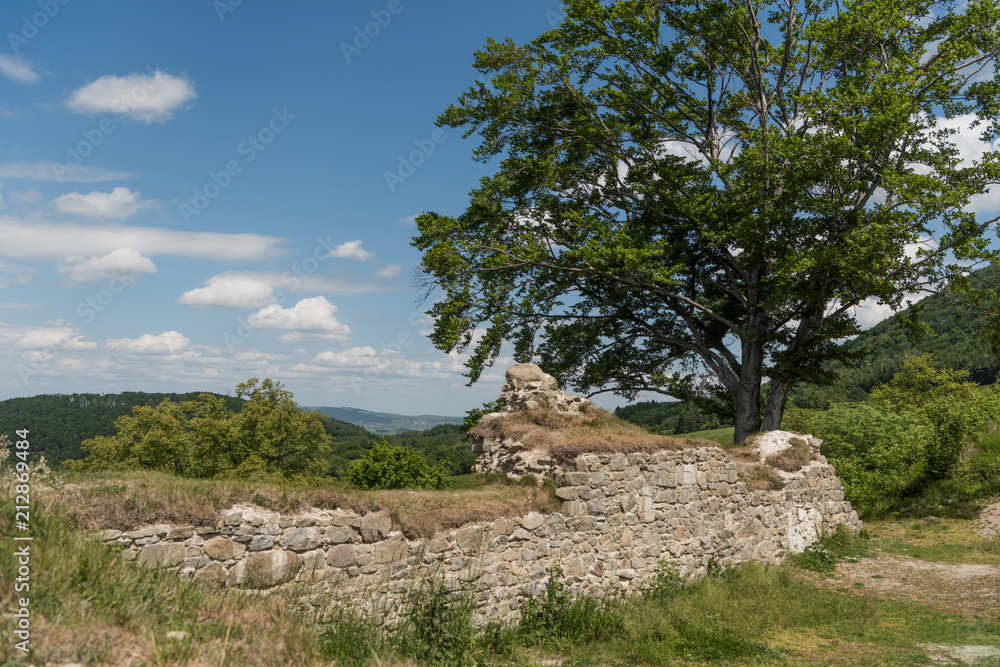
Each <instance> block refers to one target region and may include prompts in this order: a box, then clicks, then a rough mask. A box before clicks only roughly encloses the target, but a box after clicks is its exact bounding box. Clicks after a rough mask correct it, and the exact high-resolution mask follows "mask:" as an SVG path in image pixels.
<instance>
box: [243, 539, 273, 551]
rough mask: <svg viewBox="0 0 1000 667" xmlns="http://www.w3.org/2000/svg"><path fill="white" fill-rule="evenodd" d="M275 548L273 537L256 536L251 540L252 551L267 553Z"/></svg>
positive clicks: (250, 547)
mask: <svg viewBox="0 0 1000 667" xmlns="http://www.w3.org/2000/svg"><path fill="white" fill-rule="evenodd" d="M273 546H274V536H273V535H255V536H254V537H253V539H252V540H250V546H249V549H250V551H266V550H268V549H270V548H271V547H273Z"/></svg>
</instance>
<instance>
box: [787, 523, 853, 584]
mask: <svg viewBox="0 0 1000 667" xmlns="http://www.w3.org/2000/svg"><path fill="white" fill-rule="evenodd" d="M867 541H868V535H867V533H863V534H862V535H859V536H854V535H852V534H851V532H850V531H849V530H848V529H847V527H846V526H844V525H843V524H837V528H836V529H835V530H834V532H833V533H824V534H823V535H822V536H821V537H820V538H819V539H818V540H816V541H815V542H813V543H812V544H810V545H809V546H807V547H806V548H805V550H804V551H803V552H802V553H798V554H792V555H791V556H789V561H790V562H791V563H794V564H795V565H798V566H799V567H801V568H804V569H806V570H812V571H813V572H824V573H825V572H833V571H834V570H835V569H837V563H839V562H840V561H842V560H845V559H847V558H857V557H860V556H866V555H868V549H867Z"/></svg>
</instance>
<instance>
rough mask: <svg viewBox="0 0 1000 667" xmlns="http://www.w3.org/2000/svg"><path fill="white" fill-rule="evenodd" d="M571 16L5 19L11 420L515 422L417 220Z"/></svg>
mask: <svg viewBox="0 0 1000 667" xmlns="http://www.w3.org/2000/svg"><path fill="white" fill-rule="evenodd" d="M559 12H560V3H559V2H557V1H556V0H551V1H549V0H498V1H496V2H489V3H473V2H440V1H439V2H434V3H430V2H414V1H413V0H377V1H374V2H358V1H355V2H317V1H310V2H285V3H277V2H271V3H251V2H239V1H238V0H215V1H214V2H213V0H171V1H170V2H135V1H134V0H132V1H129V2H125V1H123V0H122V1H112V0H95V1H91V2H83V0H32V1H23V0H6V1H5V2H4V3H3V5H2V9H0V29H2V30H0V35H2V36H3V38H2V40H0V91H2V92H0V124H2V125H3V126H4V128H5V131H4V132H3V133H2V134H0V137H2V142H0V368H2V369H3V371H4V375H5V377H6V379H7V381H6V382H5V383H4V387H3V389H2V390H0V398H8V397H12V396H31V395H35V394H42V393H71V392H118V391H125V390H134V391H218V392H227V391H228V392H232V391H233V389H234V387H235V386H236V384H237V383H239V382H241V381H243V380H246V379H247V378H250V377H258V378H260V377H271V378H273V379H276V380H279V381H281V382H282V383H284V384H285V386H286V387H287V388H289V389H290V390H291V391H293V392H294V394H295V397H296V400H297V401H299V402H300V403H301V404H304V405H335V406H336V405H347V406H355V407H361V408H367V409H373V410H386V411H393V412H400V413H407V414H415V413H436V414H461V413H463V412H465V411H466V410H468V409H470V408H473V407H477V406H479V405H480V404H482V403H483V402H484V401H486V400H492V399H493V398H495V397H496V396H497V394H498V393H499V388H500V385H501V384H502V383H503V378H502V372H503V369H504V368H505V367H506V365H507V364H508V363H509V362H510V359H501V360H500V361H499V362H498V364H497V365H496V367H495V369H494V371H495V372H492V373H489V374H487V375H485V376H484V379H483V380H481V381H480V382H479V383H478V384H477V385H476V386H475V387H473V388H468V387H466V386H465V381H466V380H465V378H464V377H462V370H463V365H462V361H463V357H461V356H459V355H451V356H448V355H443V354H442V353H441V352H440V351H437V350H435V349H434V348H433V347H432V346H431V345H430V344H429V342H427V340H426V338H425V337H424V335H423V332H426V331H427V330H428V328H429V322H428V321H427V320H426V319H425V318H424V317H423V315H422V310H423V309H424V308H422V307H420V306H419V305H418V303H417V297H418V294H417V290H416V288H415V287H414V286H413V285H412V277H411V272H412V271H413V269H414V268H415V267H416V266H417V264H418V262H419V255H418V253H417V252H416V251H415V250H414V249H413V248H411V247H410V246H409V242H410V239H411V237H412V235H413V233H414V232H415V226H414V225H413V217H414V216H415V215H417V214H419V213H421V212H423V211H428V210H434V211H438V212H441V213H448V214H458V213H460V212H461V211H462V209H463V208H464V205H465V204H466V203H467V195H468V192H469V190H470V189H471V188H472V187H474V186H475V185H476V183H477V182H478V179H479V178H480V177H481V176H482V175H485V174H486V173H487V167H485V166H483V165H479V164H477V163H474V162H473V161H472V160H471V159H470V152H471V150H472V148H473V146H474V141H473V140H463V139H462V138H461V136H460V134H459V132H456V131H454V130H450V129H444V130H441V129H437V128H436V127H435V125H434V120H435V118H436V117H437V115H438V114H439V113H441V112H442V111H443V110H444V109H445V108H446V107H447V106H448V105H449V104H451V103H452V102H454V101H455V100H456V99H457V97H458V95H460V94H461V93H462V92H464V91H465V90H466V89H467V88H468V87H469V86H470V85H471V84H472V83H473V82H474V80H475V79H476V76H477V73H476V72H475V70H473V68H472V67H471V62H472V59H473V52H474V51H475V50H476V49H477V48H480V47H481V46H482V45H483V44H484V43H485V41H486V40H487V38H488V37H494V38H497V39H501V38H503V37H511V38H513V39H514V40H515V41H517V42H525V41H527V40H529V39H531V38H533V37H534V36H536V35H538V34H540V33H541V32H543V31H545V30H547V29H548V28H550V27H551V25H552V22H553V20H554V19H557V18H558V16H559ZM366 32H367V34H365V33H366ZM404 163H405V164H404ZM995 203H996V202H993V204H995ZM872 313H873V314H872V315H871V316H870V317H869V319H871V320H872V322H871V323H873V322H874V321H877V319H880V318H881V317H884V316H885V314H887V313H879V312H878V310H877V309H874V310H873V311H872ZM614 401H615V399H614V398H611V397H607V396H602V397H600V398H599V402H601V403H602V404H604V405H614V404H615V403H614Z"/></svg>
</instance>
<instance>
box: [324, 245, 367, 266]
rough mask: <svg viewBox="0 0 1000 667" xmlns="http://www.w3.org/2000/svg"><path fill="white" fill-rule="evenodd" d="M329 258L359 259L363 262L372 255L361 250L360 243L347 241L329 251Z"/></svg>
mask: <svg viewBox="0 0 1000 667" xmlns="http://www.w3.org/2000/svg"><path fill="white" fill-rule="evenodd" d="M328 256H329V257H340V258H343V259H360V260H361V261H364V260H366V259H369V258H370V257H371V256H372V253H370V252H368V251H367V250H364V249H362V248H361V241H360V240H359V241H347V242H346V243H341V244H340V245H339V246H337V247H336V248H334V249H333V250H331V251H330V254H329V255H328Z"/></svg>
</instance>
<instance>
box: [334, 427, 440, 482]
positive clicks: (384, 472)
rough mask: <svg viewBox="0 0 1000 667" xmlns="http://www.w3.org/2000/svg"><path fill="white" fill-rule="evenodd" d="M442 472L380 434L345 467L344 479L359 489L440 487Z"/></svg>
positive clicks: (418, 455)
mask: <svg viewBox="0 0 1000 667" xmlns="http://www.w3.org/2000/svg"><path fill="white" fill-rule="evenodd" d="M446 475H447V471H446V470H445V469H444V467H443V466H441V465H440V464H439V465H437V466H431V465H430V464H428V463H427V459H426V457H424V456H423V455H421V454H420V453H418V452H415V451H413V450H412V449H410V448H409V447H400V446H398V445H394V444H392V443H391V442H389V440H388V439H387V438H382V440H380V441H379V442H376V443H374V444H373V445H372V448H371V449H369V450H368V451H367V452H366V453H365V457H364V458H363V459H362V460H361V461H358V462H355V463H352V464H351V465H350V466H349V467H348V468H347V473H346V474H345V475H344V479H345V480H346V481H347V482H348V483H350V484H353V485H354V486H355V487H357V488H359V489H441V488H443V487H444V481H445V477H446Z"/></svg>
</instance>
